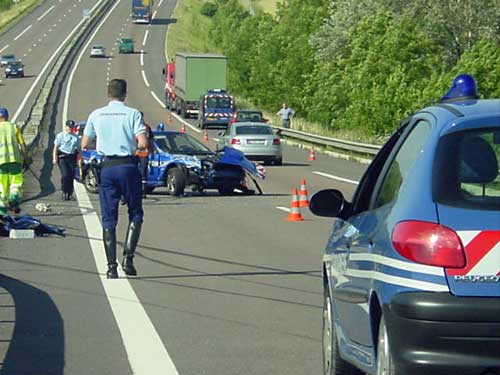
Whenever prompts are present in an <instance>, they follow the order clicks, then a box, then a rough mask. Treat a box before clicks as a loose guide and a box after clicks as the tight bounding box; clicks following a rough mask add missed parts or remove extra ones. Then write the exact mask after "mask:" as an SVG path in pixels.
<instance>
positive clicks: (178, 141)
mask: <svg viewBox="0 0 500 375" xmlns="http://www.w3.org/2000/svg"><path fill="white" fill-rule="evenodd" d="M154 138H155V143H156V145H157V146H158V148H159V149H160V150H161V151H162V152H166V153H169V154H185V155H204V154H210V153H212V151H210V149H209V148H208V147H206V146H205V145H204V144H203V143H200V142H198V141H197V140H196V139H194V138H193V137H191V136H189V135H186V134H181V133H171V134H165V135H163V134H161V135H159V134H155V136H154Z"/></svg>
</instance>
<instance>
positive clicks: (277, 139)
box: [273, 138, 281, 145]
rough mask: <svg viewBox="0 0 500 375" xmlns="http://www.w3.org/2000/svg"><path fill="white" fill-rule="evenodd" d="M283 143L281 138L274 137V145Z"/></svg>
mask: <svg viewBox="0 0 500 375" xmlns="http://www.w3.org/2000/svg"><path fill="white" fill-rule="evenodd" d="M280 144H281V139H279V138H275V139H273V145H280Z"/></svg>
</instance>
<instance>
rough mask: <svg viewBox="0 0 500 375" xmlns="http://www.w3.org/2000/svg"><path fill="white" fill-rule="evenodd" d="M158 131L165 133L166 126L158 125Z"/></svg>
mask: <svg viewBox="0 0 500 375" xmlns="http://www.w3.org/2000/svg"><path fill="white" fill-rule="evenodd" d="M156 130H158V131H160V132H162V131H165V124H164V123H162V122H160V123H159V124H158V125H156Z"/></svg>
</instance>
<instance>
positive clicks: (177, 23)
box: [167, 0, 219, 59]
mask: <svg viewBox="0 0 500 375" xmlns="http://www.w3.org/2000/svg"><path fill="white" fill-rule="evenodd" d="M204 2H205V1H203V0H184V1H181V2H179V3H178V5H177V7H176V9H175V12H174V14H173V16H172V18H173V19H174V22H173V23H172V24H170V26H169V29H170V30H169V32H168V40H167V56H168V58H169V59H172V58H174V57H175V54H176V53H177V52H203V53H205V52H219V51H218V50H217V48H216V47H215V45H214V43H213V42H212V41H211V38H210V35H209V34H210V23H211V20H210V18H208V17H206V16H204V15H202V14H201V12H200V10H201V6H202V5H203V3H204Z"/></svg>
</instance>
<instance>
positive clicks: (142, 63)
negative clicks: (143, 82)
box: [139, 51, 144, 66]
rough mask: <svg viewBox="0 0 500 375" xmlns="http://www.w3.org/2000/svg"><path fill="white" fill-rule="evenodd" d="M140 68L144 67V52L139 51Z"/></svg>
mask: <svg viewBox="0 0 500 375" xmlns="http://www.w3.org/2000/svg"><path fill="white" fill-rule="evenodd" d="M139 60H140V63H141V66H144V51H141V57H140V58H139Z"/></svg>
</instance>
